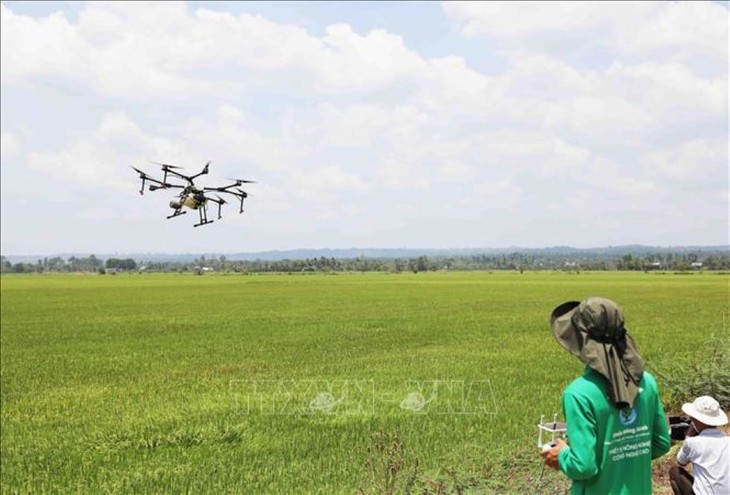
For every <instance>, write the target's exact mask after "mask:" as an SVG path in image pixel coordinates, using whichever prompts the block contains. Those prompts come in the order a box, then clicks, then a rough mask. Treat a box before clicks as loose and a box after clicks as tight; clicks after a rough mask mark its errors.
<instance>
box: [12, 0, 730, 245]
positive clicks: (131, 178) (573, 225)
mask: <svg viewBox="0 0 730 495" xmlns="http://www.w3.org/2000/svg"><path fill="white" fill-rule="evenodd" d="M1 9H2V16H0V20H1V22H2V26H1V29H0V33H1V36H2V42H1V43H0V58H1V61H2V68H3V70H2V72H1V74H0V75H1V76H2V79H1V81H0V89H1V90H2V101H3V104H2V106H1V108H0V123H1V124H2V141H1V145H2V146H1V152H0V224H1V229H2V232H1V233H2V235H1V236H0V251H2V252H3V253H6V252H12V253H21V252H47V253H52V252H59V253H81V252H90V253H93V252H100V253H109V252H162V253H170V252H198V253H200V252H221V253H225V252H266V251H275V250H283V251H288V250H298V249H351V247H350V246H380V247H376V248H356V249H409V248H400V247H398V246H432V248H416V249H464V248H453V247H452V246H507V247H509V246H522V247H524V248H525V249H539V247H540V246H561V245H564V246H576V248H577V249H585V248H588V247H590V246H608V245H647V246H681V245H686V244H691V245H700V246H716V245H724V244H726V243H727V242H728V239H730V232H729V229H730V219H729V216H728V214H729V211H730V209H729V190H728V167H727V163H728V161H729V159H728V146H727V136H728V134H729V131H730V124H729V123H728V120H729V114H728V112H729V110H728V108H729V107H728V93H729V92H730V85H729V83H728V39H729V34H728V33H729V30H730V27H729V26H728V22H727V21H728V5H727V4H726V3H719V2H711V1H705V2H678V3H665V2H639V3H621V2H616V3H596V2H577V3H561V2H541V3H538V4H530V8H529V9H525V6H524V4H522V3H517V2H515V3H513V2H482V3H479V2H444V3H437V2H359V3H356V4H352V3H350V2H338V1H333V2H214V3H207V2H156V3H150V4H140V3H136V2H22V1H17V2H16V1H14V2H2V6H1ZM568 14H569V15H568ZM413 19H418V20H419V22H417V23H414V22H412V20H413ZM208 160H212V164H211V167H210V176H204V177H201V178H200V183H199V184H198V181H197V180H196V184H197V185H199V186H208V187H216V186H220V185H221V183H220V182H219V181H225V179H223V178H225V177H238V178H244V179H250V180H254V181H256V183H255V184H246V187H245V190H246V191H247V192H248V194H249V197H248V199H247V200H246V205H245V213H244V214H242V215H239V214H238V205H237V204H236V200H235V199H234V198H232V197H231V198H228V199H230V200H231V201H230V203H231V204H228V205H225V206H224V207H223V210H222V214H223V218H222V219H220V220H218V219H217V217H216V213H217V205H215V204H213V205H212V206H211V207H210V210H209V212H208V214H209V217H210V218H211V219H213V220H214V221H215V223H214V224H213V225H206V226H201V227H199V228H194V227H193V224H194V223H195V222H197V219H198V213H197V212H196V211H188V210H183V211H187V212H188V214H187V215H184V216H182V217H181V218H173V219H170V220H167V219H166V218H165V217H166V216H167V215H170V214H171V213H172V211H171V209H170V207H169V206H168V203H169V202H170V199H172V198H173V197H174V193H171V192H170V191H164V190H163V191H157V192H146V193H145V195H144V196H140V195H139V188H140V181H139V179H138V176H137V174H136V173H135V172H134V171H133V170H132V169H131V168H130V166H135V167H138V168H140V169H141V170H144V171H145V172H146V173H148V174H149V175H151V176H154V177H160V175H161V174H160V173H159V172H160V169H159V167H156V166H154V165H152V164H150V163H149V162H148V161H158V162H164V163H170V164H174V165H179V166H182V167H184V172H183V173H186V174H195V173H197V172H198V171H199V170H200V169H201V168H202V167H203V165H204V164H205V163H206V162H207V161H208ZM302 245H314V246H329V248H302V247H301V246H302Z"/></svg>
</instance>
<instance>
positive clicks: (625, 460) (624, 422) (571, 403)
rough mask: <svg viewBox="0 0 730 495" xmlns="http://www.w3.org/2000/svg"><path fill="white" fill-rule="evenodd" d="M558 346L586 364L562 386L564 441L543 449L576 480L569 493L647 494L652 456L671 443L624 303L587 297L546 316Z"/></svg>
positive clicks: (653, 382)
mask: <svg viewBox="0 0 730 495" xmlns="http://www.w3.org/2000/svg"><path fill="white" fill-rule="evenodd" d="M550 327H551V329H552V332H553V335H554V337H555V339H556V340H557V341H558V343H559V344H560V345H562V346H563V347H564V348H566V349H567V350H568V351H570V352H571V353H572V354H573V355H575V356H576V357H578V358H579V359H580V360H581V361H582V362H583V363H585V365H586V366H585V369H584V372H583V376H581V377H579V378H577V379H576V380H574V381H573V382H572V383H570V384H569V385H568V386H567V387H566V389H565V390H564V391H563V397H562V402H563V414H564V416H565V423H566V427H567V432H566V433H567V439H568V442H569V444H567V443H565V442H564V441H563V440H561V439H558V441H557V442H556V444H555V446H553V447H552V448H551V449H549V450H546V451H544V452H543V453H542V454H541V455H542V457H543V458H544V459H545V463H546V464H547V465H548V466H550V467H552V468H553V469H556V470H560V471H562V472H563V473H564V474H565V475H566V476H567V477H568V478H570V479H571V480H573V484H572V487H571V492H570V493H571V494H586V495H587V494H600V495H614V494H615V495H624V494H626V495H629V494H630V495H642V494H647V495H649V494H651V461H652V459H655V458H657V457H660V456H662V455H664V454H666V453H667V452H669V448H670V447H671V438H670V433H669V425H668V424H667V419H666V416H665V414H664V408H663V407H662V403H661V400H660V398H659V392H658V389H657V384H656V380H655V379H654V377H653V376H652V375H651V374H650V373H648V372H646V371H644V368H643V364H642V361H641V357H640V356H639V353H638V351H637V349H636V344H635V343H634V340H633V339H632V338H631V336H629V334H628V333H627V331H626V327H625V326H624V316H623V311H622V310H621V308H620V307H619V306H618V305H617V304H616V303H615V302H613V301H610V300H608V299H605V298H601V297H591V298H588V299H586V300H584V301H582V302H578V301H570V302H567V303H564V304H561V305H560V306H558V307H557V308H555V310H554V311H553V312H552V314H551V315H550Z"/></svg>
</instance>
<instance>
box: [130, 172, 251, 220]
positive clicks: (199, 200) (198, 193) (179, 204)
mask: <svg viewBox="0 0 730 495" xmlns="http://www.w3.org/2000/svg"><path fill="white" fill-rule="evenodd" d="M151 163H154V164H156V165H159V166H161V167H162V172H163V175H162V180H158V179H155V178H154V177H150V176H149V175H147V173H145V172H143V171H142V170H140V169H138V168H135V167H132V168H133V169H134V170H135V172H137V173H138V174H139V178H140V179H142V187H141V189H140V190H139V193H140V194H144V186H145V184H146V183H147V182H150V184H149V187H148V189H149V190H150V191H157V190H158V189H181V191H180V194H178V196H177V198H175V199H173V200H172V201H170V208H172V209H173V210H174V211H173V213H172V215H169V216H168V217H167V218H168V219H170V218H175V217H178V216H180V215H184V214H185V213H187V211H184V210H183V207H187V208H190V209H191V210H198V214H199V215H200V222H198V223H196V224H195V225H193V227H200V226H201V225H207V224H209V223H213V220H208V202H212V203H216V204H217V205H218V219H219V220H220V219H221V208H222V207H223V205H224V204H226V203H227V201H226V200H224V199H223V198H221V197H220V195H219V194H216V195H215V197H212V196H209V195H208V193H210V192H217V193H220V194H230V195H232V196H235V197H236V198H238V199H239V200H240V201H241V203H240V209H239V213H243V200H244V199H246V198H247V197H248V194H246V191H244V190H243V189H240V187H239V186H241V185H242V184H251V183H254V181H252V180H243V179H228V180H230V181H232V182H233V183H232V184H230V185H228V186H220V187H198V186H196V185H195V183H194V181H195V179H197V178H198V177H200V176H201V175H206V174H207V173H208V167H209V166H210V161H209V162H208V163H206V164H205V166H204V167H203V170H202V171H200V172H199V173H197V174H195V175H184V174H182V173H180V172H177V171H176V170H179V169H180V168H181V167H176V166H175V165H170V164H167V163H158V162H151ZM168 179H169V180H170V182H168ZM181 181H184V182H183V183H182V184H181V183H180V182H181Z"/></svg>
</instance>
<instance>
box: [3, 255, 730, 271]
mask: <svg viewBox="0 0 730 495" xmlns="http://www.w3.org/2000/svg"><path fill="white" fill-rule="evenodd" d="M0 258H1V259H0V268H1V270H2V272H3V273H55V272H86V273H89V272H96V273H100V274H105V273H118V272H132V271H146V272H192V273H198V274H202V273H204V272H207V271H217V272H233V273H266V272H283V273H298V272H373V271H376V272H406V271H408V272H415V273H417V272H427V271H437V270H453V271H470V270H520V271H524V270H567V271H581V270H584V271H596V270H619V271H652V270H664V271H667V270H668V271H690V270H730V253H728V252H709V253H708V252H701V251H698V252H676V253H675V252H662V253H655V254H642V255H635V254H623V255H608V254H598V255H597V254H595V253H589V254H576V253H565V254H560V253H550V254H535V253H521V252H514V253H509V254H493V255H487V254H482V255H458V256H417V257H404V258H371V257H365V256H359V257H356V258H335V257H325V256H320V257H313V258H303V259H284V260H229V259H227V258H226V257H225V256H220V257H214V258H208V259H206V257H205V256H201V257H198V258H195V259H193V260H192V261H154V260H149V261H145V260H134V259H132V258H125V259H121V258H107V259H105V260H102V259H100V258H98V257H96V256H95V255H93V254H92V255H90V256H87V257H76V256H71V257H69V258H68V259H63V258H61V257H60V256H55V257H52V258H43V259H38V260H37V261H36V263H22V262H19V263H11V262H9V261H8V260H7V259H6V258H5V257H4V256H2V257H0Z"/></svg>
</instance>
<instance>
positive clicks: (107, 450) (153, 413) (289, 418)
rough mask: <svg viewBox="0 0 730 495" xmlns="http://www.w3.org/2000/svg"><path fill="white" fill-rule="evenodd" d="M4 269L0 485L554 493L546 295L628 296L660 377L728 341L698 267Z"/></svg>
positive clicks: (632, 321) (718, 290) (722, 286)
mask: <svg viewBox="0 0 730 495" xmlns="http://www.w3.org/2000/svg"><path fill="white" fill-rule="evenodd" d="M1 280H2V313H1V317H2V331H1V333H0V338H1V342H0V343H1V346H2V347H1V350H2V361H1V368H0V373H1V380H2V381H1V389H0V393H1V395H0V400H1V404H0V405H1V406H2V456H0V463H1V464H0V467H1V470H0V473H2V474H1V475H0V476H1V484H0V490H1V491H2V492H3V493H14V492H21V493H37V492H82V493H99V492H130V491H134V492H175V493H178V492H184V491H187V492H196V493H198V492H216V493H242V492H246V493H292V492H293V493H353V492H355V491H357V490H362V491H363V492H366V493H368V492H382V491H385V490H386V489H387V488H389V487H395V488H397V489H403V487H404V486H406V485H408V484H409V483H410V484H411V485H412V486H418V487H420V488H421V489H423V490H434V491H435V490H437V489H439V487H446V488H447V489H455V487H457V486H464V487H467V488H468V487H471V488H473V489H474V490H475V491H479V492H480V493H482V492H490V491H492V490H494V491H496V492H499V493H502V492H510V491H525V487H526V486H530V487H531V488H530V489H529V490H527V491H532V492H539V491H540V490H542V489H544V490H549V489H550V487H551V486H560V483H561V482H562V480H561V478H560V477H559V476H558V475H557V474H554V473H545V477H544V478H543V479H542V480H540V483H542V484H544V487H543V488H539V487H538V486H537V484H536V483H537V481H538V480H537V479H536V478H537V477H538V476H539V474H540V463H539V462H538V459H537V455H536V450H537V449H536V447H535V441H536V432H537V430H536V427H535V425H536V423H537V422H538V420H539V418H540V415H541V414H549V415H552V413H553V412H559V411H560V392H561V391H562V389H563V387H564V386H565V385H566V384H567V383H568V382H569V381H570V380H572V379H573V378H574V377H575V376H577V375H578V374H579V373H580V372H581V370H582V366H581V364H580V363H579V362H578V361H577V360H576V359H574V358H572V357H571V356H570V355H569V354H568V353H567V352H566V351H564V350H563V349H562V348H561V347H559V346H558V345H557V343H556V342H555V341H554V340H553V338H552V336H551V334H550V332H549V329H548V326H547V317H548V314H549V312H550V311H551V310H552V309H553V307H555V306H556V305H557V304H559V303H561V302H564V301H567V300H574V299H582V298H584V297H587V296H591V295H601V296H604V297H608V298H611V299H614V300H615V301H617V302H618V303H619V304H621V305H622V306H623V308H624V312H625V314H626V320H627V327H628V328H629V330H630V332H631V334H632V335H633V336H634V338H635V340H636V341H637V343H638V345H639V349H640V351H641V353H642V356H643V357H644V359H645V361H646V363H647V367H648V368H649V369H650V370H652V371H657V372H659V373H660V374H662V376H664V375H666V376H671V375H672V373H674V374H676V373H677V369H676V366H677V365H676V363H678V362H679V363H685V362H693V361H702V360H703V359H706V355H707V345H706V342H707V341H708V339H711V338H720V339H725V341H727V338H728V330H727V327H726V325H727V322H726V319H727V313H728V276H727V275H725V274H716V273H706V272H705V273H692V274H674V273H658V272H657V273H627V272H623V273H616V272H605V273H603V272H602V273H580V274H576V273H564V272H525V273H522V274H520V273H518V272H494V273H487V272H468V273H447V272H438V273H418V274H412V273H407V274H385V273H368V274H331V275H323V274H317V275H272V274H270V275H225V274H214V275H211V274H208V275H204V276H194V275H191V274H170V275H161V274H144V275H138V274H133V275H129V274H124V275H118V276H110V275H106V276H99V275H48V276H38V275H23V276H20V275H18V276H16V275H4V276H3V277H2V279H1ZM659 382H660V386H666V385H667V384H666V383H664V381H663V379H662V378H661V377H660V379H659ZM667 400H668V399H667ZM669 405H671V404H669ZM393 466H395V468H394V469H390V468H392V467H393ZM388 473H391V474H388ZM393 473H395V474H393ZM533 483H535V484H533ZM541 486H543V485H541Z"/></svg>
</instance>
